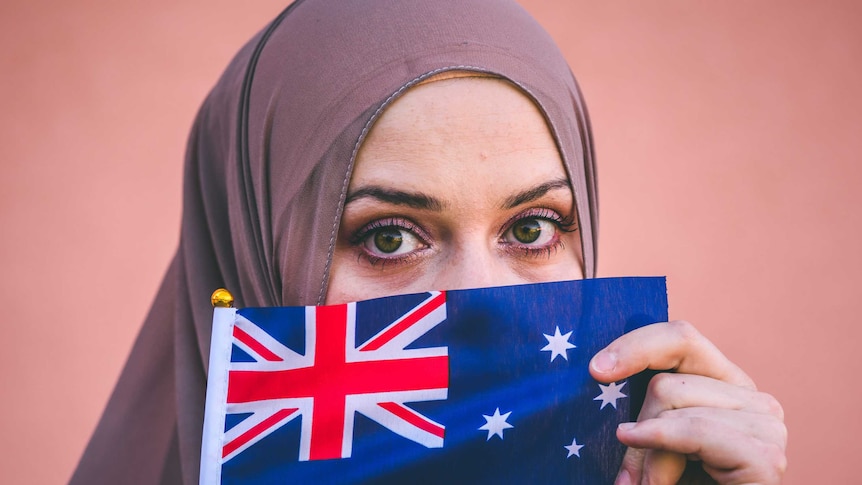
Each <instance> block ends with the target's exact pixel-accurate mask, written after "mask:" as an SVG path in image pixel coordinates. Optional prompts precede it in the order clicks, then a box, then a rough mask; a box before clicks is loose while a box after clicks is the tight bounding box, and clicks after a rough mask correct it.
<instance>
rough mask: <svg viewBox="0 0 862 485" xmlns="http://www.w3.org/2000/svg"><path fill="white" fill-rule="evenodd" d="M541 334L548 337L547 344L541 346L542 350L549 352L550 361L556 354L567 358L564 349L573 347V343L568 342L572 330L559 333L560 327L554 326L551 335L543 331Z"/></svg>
mask: <svg viewBox="0 0 862 485" xmlns="http://www.w3.org/2000/svg"><path fill="white" fill-rule="evenodd" d="M542 335H544V336H545V338H546V339H548V345H545V346H544V347H542V350H543V351H548V352H550V353H551V362H553V361H554V359H556V358H557V356H558V355H559V356H562V357H563V358H564V359H566V360H569V356H568V355H567V354H566V350H568V349H574V348H575V345H574V344H572V343H569V337H571V336H572V332H568V333H565V334H562V335H560V327H556V328H555V329H554V334H553V335H548V334H546V333H543V334H542Z"/></svg>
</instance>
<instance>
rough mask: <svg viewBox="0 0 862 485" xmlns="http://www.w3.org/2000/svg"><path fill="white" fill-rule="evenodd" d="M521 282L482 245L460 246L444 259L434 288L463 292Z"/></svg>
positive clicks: (502, 261) (497, 257) (502, 262)
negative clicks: (463, 290)
mask: <svg viewBox="0 0 862 485" xmlns="http://www.w3.org/2000/svg"><path fill="white" fill-rule="evenodd" d="M520 282H521V281H520V280H519V278H517V275H515V274H514V273H513V272H512V270H511V268H510V267H509V265H508V264H507V263H506V261H505V260H504V259H503V258H501V257H500V256H499V255H497V254H495V253H494V252H493V251H492V250H491V249H490V248H488V247H486V246H485V245H483V244H474V245H470V246H462V247H461V248H459V249H458V250H455V251H453V252H452V253H451V254H450V255H449V257H448V258H446V261H445V263H444V264H443V265H441V266H440V267H439V268H438V272H437V275H436V278H435V281H434V287H435V288H437V289H441V290H462V289H467V288H483V287H489V286H501V285H509V284H517V283H520Z"/></svg>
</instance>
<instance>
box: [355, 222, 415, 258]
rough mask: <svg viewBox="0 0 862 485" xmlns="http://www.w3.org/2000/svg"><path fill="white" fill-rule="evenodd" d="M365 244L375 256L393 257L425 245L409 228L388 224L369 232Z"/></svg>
mask: <svg viewBox="0 0 862 485" xmlns="http://www.w3.org/2000/svg"><path fill="white" fill-rule="evenodd" d="M363 246H364V247H365V250H367V251H368V252H369V253H371V254H373V255H374V256H378V257H381V258H391V257H394V256H401V255H404V254H408V253H411V252H413V251H415V250H416V249H419V248H421V247H422V246H423V245H422V242H421V241H420V240H419V238H418V237H416V235H415V234H413V233H412V232H410V231H408V230H407V229H404V228H401V227H398V226H387V227H381V228H379V229H375V230H373V231H372V232H371V233H370V234H368V235H367V236H366V239H365V241H364V242H363Z"/></svg>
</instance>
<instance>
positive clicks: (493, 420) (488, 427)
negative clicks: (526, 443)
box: [479, 408, 514, 441]
mask: <svg viewBox="0 0 862 485" xmlns="http://www.w3.org/2000/svg"><path fill="white" fill-rule="evenodd" d="M510 414H512V411H509V412H508V413H506V414H503V415H501V414H500V408H497V410H496V411H494V414H493V415H491V416H488V415H487V414H483V415H482V417H483V418H485V424H483V425H482V426H481V427H480V428H479V429H480V430H485V431H487V432H488V438H487V439H486V440H485V441H488V440H490V439H491V437H492V436H494V435H497V436H499V437H500V439H503V430H504V429H509V428H514V426H512V425H511V424H509V423H507V422H506V420H507V419H509V415H510Z"/></svg>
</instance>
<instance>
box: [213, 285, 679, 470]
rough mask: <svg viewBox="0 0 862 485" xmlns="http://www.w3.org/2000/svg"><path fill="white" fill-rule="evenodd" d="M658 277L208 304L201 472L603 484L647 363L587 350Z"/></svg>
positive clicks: (654, 292) (629, 314)
mask: <svg viewBox="0 0 862 485" xmlns="http://www.w3.org/2000/svg"><path fill="white" fill-rule="evenodd" d="M666 320H667V292H666V288H665V280H664V278H658V277H630V278H604V279H590V280H582V281H567V282H558V283H543V284H534V285H521V286H509V287H497V288H482V289H474V290H455V291H447V292H430V293H424V294H416V295H406V296H395V297H387V298H380V299H375V300H368V301H361V302H357V303H347V304H343V305H330V306H319V307H279V308H245V309H241V310H235V309H229V308H217V309H216V310H215V316H214V322H213V340H212V349H211V354H210V366H209V378H208V388H207V408H206V418H205V423H204V437H203V450H202V459H201V483H224V484H232V483H315V484H322V483H590V484H593V483H612V482H613V479H614V477H615V475H616V472H617V470H618V468H619V465H620V463H621V460H622V455H623V452H624V447H623V446H622V445H621V444H620V443H619V442H618V441H617V439H616V437H615V430H616V427H617V425H618V424H619V423H620V422H623V421H630V420H633V419H635V418H636V415H637V411H638V409H639V407H640V403H641V401H642V399H643V394H644V392H645V388H646V379H647V377H646V376H635V377H633V378H630V379H628V380H625V381H620V382H615V383H610V384H602V383H598V382H596V381H595V380H593V379H592V377H591V376H590V374H589V370H588V364H589V360H590V358H591V357H592V356H593V355H594V354H595V353H596V352H597V351H598V350H600V349H602V348H603V347H604V346H606V345H607V344H608V343H610V342H611V341H613V340H614V339H615V338H617V337H619V336H620V335H622V334H623V333H625V332H628V331H630V330H633V329H635V328H638V327H641V326H644V325H647V324H650V323H654V322H660V321H666Z"/></svg>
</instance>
